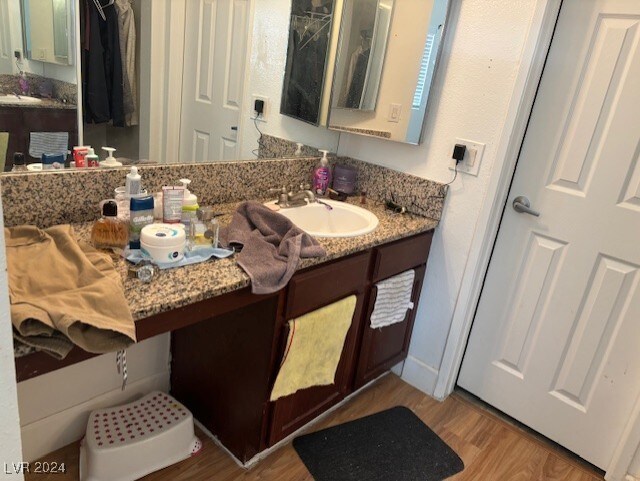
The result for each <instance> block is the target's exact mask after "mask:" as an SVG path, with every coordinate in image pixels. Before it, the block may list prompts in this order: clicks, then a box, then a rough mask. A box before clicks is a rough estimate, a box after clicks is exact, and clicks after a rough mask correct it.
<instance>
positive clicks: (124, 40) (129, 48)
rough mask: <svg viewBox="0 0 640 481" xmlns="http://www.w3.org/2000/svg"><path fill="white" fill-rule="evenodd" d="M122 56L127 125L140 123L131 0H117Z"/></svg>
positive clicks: (134, 27) (134, 30)
mask: <svg viewBox="0 0 640 481" xmlns="http://www.w3.org/2000/svg"><path fill="white" fill-rule="evenodd" d="M115 1H116V3H115V7H116V12H117V13H118V29H119V32H120V39H119V40H120V55H121V57H122V81H123V105H124V113H125V124H126V125H127V127H129V126H131V125H138V107H137V104H138V99H137V96H138V89H137V84H136V24H135V20H134V14H133V9H132V8H131V0H115Z"/></svg>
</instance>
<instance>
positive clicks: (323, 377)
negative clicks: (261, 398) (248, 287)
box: [271, 296, 356, 401]
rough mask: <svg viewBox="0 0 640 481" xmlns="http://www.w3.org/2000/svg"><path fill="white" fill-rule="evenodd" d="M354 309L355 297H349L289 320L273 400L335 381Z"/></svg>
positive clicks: (272, 392) (272, 395) (272, 393)
mask: <svg viewBox="0 0 640 481" xmlns="http://www.w3.org/2000/svg"><path fill="white" fill-rule="evenodd" d="M355 309H356V296H349V297H346V298H344V299H342V300H340V301H338V302H334V303H333V304H329V305H328V306H325V307H323V308H321V309H318V310H316V311H313V312H310V313H309V314H305V315H304V316H302V317H299V318H297V319H293V320H291V321H289V337H288V339H287V349H286V352H285V354H284V359H283V361H282V365H281V366H280V372H279V373H278V377H277V378H276V382H275V384H274V386H273V390H272V391H271V400H272V401H275V400H276V399H279V398H281V397H284V396H289V395H290V394H293V393H295V392H297V391H299V390H301V389H306V388H308V387H312V386H328V385H330V384H333V383H334V380H335V377H336V369H337V368H338V364H339V363H340V357H341V355H342V349H343V348H344V341H345V339H346V337H347V332H349V328H350V327H351V322H352V320H353V313H354V312H355Z"/></svg>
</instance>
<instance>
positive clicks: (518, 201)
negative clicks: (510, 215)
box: [512, 195, 540, 217]
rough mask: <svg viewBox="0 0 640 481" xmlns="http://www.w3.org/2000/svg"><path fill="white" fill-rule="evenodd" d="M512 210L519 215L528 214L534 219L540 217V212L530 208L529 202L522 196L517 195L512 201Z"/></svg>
mask: <svg viewBox="0 0 640 481" xmlns="http://www.w3.org/2000/svg"><path fill="white" fill-rule="evenodd" d="M512 205H513V210H515V211H516V212H518V213H520V214H529V215H532V216H534V217H540V212H538V211H537V210H533V209H532V208H531V202H529V199H527V198H526V197H525V196H524V195H519V196H518V197H516V198H515V199H513V204H512Z"/></svg>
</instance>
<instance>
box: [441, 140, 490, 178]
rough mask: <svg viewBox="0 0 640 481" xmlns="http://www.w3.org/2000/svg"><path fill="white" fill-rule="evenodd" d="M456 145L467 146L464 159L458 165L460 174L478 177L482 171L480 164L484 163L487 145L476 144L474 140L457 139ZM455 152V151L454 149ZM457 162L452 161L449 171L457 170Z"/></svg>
mask: <svg viewBox="0 0 640 481" xmlns="http://www.w3.org/2000/svg"><path fill="white" fill-rule="evenodd" d="M455 144H464V145H466V146H467V151H466V152H465V154H464V159H463V160H462V162H460V163H459V164H458V172H464V173H466V174H469V175H475V176H476V177H477V176H478V172H479V171H480V163H481V162H482V156H483V155H484V147H485V144H482V143H480V142H476V141H474V140H465V139H455V142H454V145H455ZM452 150H453V149H452ZM455 168H456V161H455V159H451V164H450V165H449V170H455Z"/></svg>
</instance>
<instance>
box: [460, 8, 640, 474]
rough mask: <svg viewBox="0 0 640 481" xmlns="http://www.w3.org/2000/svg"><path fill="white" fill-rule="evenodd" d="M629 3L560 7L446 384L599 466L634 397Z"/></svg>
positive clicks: (637, 368) (639, 220) (638, 180)
mask: <svg viewBox="0 0 640 481" xmlns="http://www.w3.org/2000/svg"><path fill="white" fill-rule="evenodd" d="M638 78H640V3H639V2H637V1H634V0H589V1H587V2H585V1H579V0H565V1H564V3H563V6H562V10H561V13H560V18H559V20H558V25H557V28H556V33H555V36H554V39H553V42H552V46H551V50H550V52H549V57H548V59H547V64H546V66H545V71H544V74H543V77H542V81H541V85H540V89H539V92H538V95H537V97H536V102H535V106H534V108H533V111H532V117H531V122H530V124H529V128H528V131H527V134H526V138H525V141H524V144H523V148H522V152H521V155H520V158H519V160H518V167H517V170H516V174H515V177H514V180H513V184H512V188H511V193H510V196H509V201H508V202H509V203H511V202H512V201H513V199H514V198H515V197H516V196H520V195H525V196H526V197H528V198H529V199H530V201H531V205H532V208H533V209H535V210H538V211H540V213H541V215H540V217H534V216H530V215H527V214H522V213H517V212H515V211H514V210H513V209H512V208H511V206H510V205H508V206H507V209H506V211H505V214H504V217H503V220H502V225H501V228H500V232H499V235H498V239H497V241H496V247H495V250H494V254H493V257H492V261H491V264H490V266H489V270H488V273H487V279H486V282H485V286H484V289H483V293H482V297H481V300H480V304H479V306H478V312H477V314H476V319H475V321H474V326H473V329H472V332H471V337H470V340H469V345H468V347H467V351H466V353H465V358H464V361H463V366H462V370H461V373H460V378H459V384H460V385H461V386H462V387H464V388H465V389H468V390H469V391H471V392H472V393H474V394H476V395H478V396H479V397H480V398H482V399H484V400H485V401H487V402H489V403H490V404H492V405H494V406H496V407H497V408H498V409H501V410H502V411H504V412H506V413H507V414H509V415H511V416H513V417H515V418H516V419H518V420H520V421H521V422H523V423H524V424H527V425H529V426H530V427H532V428H534V429H536V430H538V431H540V432H541V433H542V434H544V435H545V436H547V437H549V438H551V439H553V440H554V441H557V442H558V443H560V444H562V445H563V446H565V447H567V448H568V449H571V450H573V451H574V452H576V453H577V454H579V455H580V456H582V457H583V458H585V459H587V460H588V461H590V462H591V463H593V464H595V465H597V466H599V467H600V468H602V469H606V468H607V466H608V464H609V462H610V460H611V457H612V455H613V451H614V449H615V448H616V446H617V443H618V441H619V439H620V437H621V435H622V431H623V429H624V427H625V425H626V422H627V420H628V418H629V415H630V413H631V410H632V408H633V406H634V403H635V401H636V399H637V397H638V395H639V394H640V382H639V381H638V380H640V358H639V357H638V356H637V355H636V353H637V340H638V339H640V323H639V322H638V319H640V288H639V284H640V274H639V273H638V272H639V270H640V249H639V248H638V245H640V195H639V194H640V167H638V157H639V154H640V130H639V129H638V121H639V120H640V116H639V114H638V112H640V82H638Z"/></svg>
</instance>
